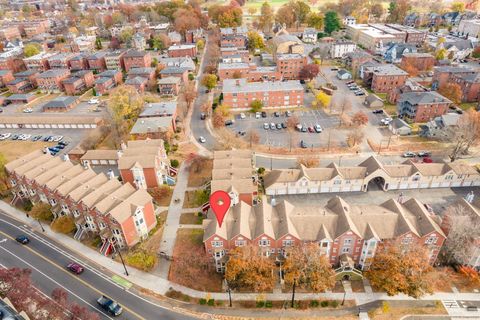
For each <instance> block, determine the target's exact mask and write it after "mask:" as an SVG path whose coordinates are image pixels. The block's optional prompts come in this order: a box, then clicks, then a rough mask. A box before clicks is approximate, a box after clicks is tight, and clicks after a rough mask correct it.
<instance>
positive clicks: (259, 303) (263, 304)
mask: <svg viewBox="0 0 480 320" xmlns="http://www.w3.org/2000/svg"><path fill="white" fill-rule="evenodd" d="M263 307H265V301H263V300H259V301H257V308H263Z"/></svg>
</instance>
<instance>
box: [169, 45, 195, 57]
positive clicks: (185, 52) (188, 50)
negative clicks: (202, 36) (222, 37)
mask: <svg viewBox="0 0 480 320" xmlns="http://www.w3.org/2000/svg"><path fill="white" fill-rule="evenodd" d="M196 55H197V46H196V45H194V44H179V45H173V46H170V47H169V48H168V56H169V57H171V58H176V57H190V58H193V57H195V56H196Z"/></svg>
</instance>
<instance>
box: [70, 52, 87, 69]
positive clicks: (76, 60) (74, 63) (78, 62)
mask: <svg viewBox="0 0 480 320" xmlns="http://www.w3.org/2000/svg"><path fill="white" fill-rule="evenodd" d="M69 66H70V70H72V71H78V70H88V61H87V55H86V54H85V53H79V54H76V55H74V56H73V57H72V58H71V59H70V61H69Z"/></svg>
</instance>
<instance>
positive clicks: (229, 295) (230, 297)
mask: <svg viewBox="0 0 480 320" xmlns="http://www.w3.org/2000/svg"><path fill="white" fill-rule="evenodd" d="M227 286H228V301H229V306H230V308H231V307H232V289H230V285H229V284H228V282H227Z"/></svg>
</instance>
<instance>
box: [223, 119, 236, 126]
mask: <svg viewBox="0 0 480 320" xmlns="http://www.w3.org/2000/svg"><path fill="white" fill-rule="evenodd" d="M233 123H234V122H233V120H232V119H228V120H226V121H225V125H226V126H231V125H233Z"/></svg>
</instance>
